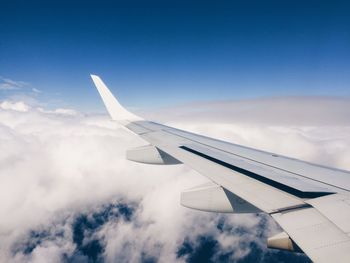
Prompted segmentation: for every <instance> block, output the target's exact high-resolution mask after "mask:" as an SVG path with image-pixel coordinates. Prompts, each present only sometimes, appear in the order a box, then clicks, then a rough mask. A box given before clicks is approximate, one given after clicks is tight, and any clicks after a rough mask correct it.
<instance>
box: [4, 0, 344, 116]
mask: <svg viewBox="0 0 350 263" xmlns="http://www.w3.org/2000/svg"><path fill="white" fill-rule="evenodd" d="M0 6H1V16H0V33H1V38H0V76H2V77H3V78H9V79H12V80H16V81H24V82H27V83H29V84H28V85H27V89H25V88H21V89H20V90H14V91H0V99H4V98H6V97H8V96H13V95H14V94H18V93H20V92H22V93H23V92H24V93H25V92H26V90H27V91H29V90H31V89H32V88H36V89H38V90H40V91H41V93H40V94H36V95H35V96H36V97H37V99H38V100H40V101H45V102H46V103H48V107H50V106H56V105H59V106H66V107H67V106H68V107H74V108H77V109H80V110H83V111H101V112H102V111H103V110H104V109H103V105H102V103H101V102H100V100H99V98H98V95H97V92H96V91H95V90H94V88H93V86H92V82H91V80H90V78H89V74H90V73H95V74H98V75H100V76H101V77H102V78H103V79H104V80H105V82H106V83H107V84H108V86H109V87H110V88H111V89H112V90H113V91H114V92H116V93H117V94H118V96H119V97H120V99H121V100H122V102H123V103H124V104H126V105H127V106H129V107H139V108H141V109H149V108H157V107H164V106H168V105H176V104H183V103H188V102H193V101H203V100H204V101H208V100H231V99H244V98H256V97H271V96H304V95H311V96H342V97H343V96H350V84H349V83H350V16H349V13H350V4H349V2H347V1H343V2H341V1H220V3H218V1H198V2H195V1H191V2H189V1H42V2H40V1H16V0H14V1H2V2H1V3H0Z"/></svg>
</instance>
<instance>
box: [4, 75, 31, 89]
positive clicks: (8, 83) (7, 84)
mask: <svg viewBox="0 0 350 263" xmlns="http://www.w3.org/2000/svg"><path fill="white" fill-rule="evenodd" d="M0 81H1V82H0V90H18V89H21V88H24V87H26V86H28V85H29V83H27V82H24V81H16V80H12V79H9V78H4V77H1V76H0Z"/></svg>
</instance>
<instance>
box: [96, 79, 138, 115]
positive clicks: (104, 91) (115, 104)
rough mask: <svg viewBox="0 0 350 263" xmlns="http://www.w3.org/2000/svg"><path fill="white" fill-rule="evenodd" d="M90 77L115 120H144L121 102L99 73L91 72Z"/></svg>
mask: <svg viewBox="0 0 350 263" xmlns="http://www.w3.org/2000/svg"><path fill="white" fill-rule="evenodd" d="M90 77H91V78H92V81H93V82H94V84H95V86H96V88H97V90H98V92H99V94H100V96H101V98H102V100H103V102H104V104H105V106H106V108H107V111H108V112H109V114H110V116H111V117H112V119H113V120H119V121H121V120H135V121H136V120H142V118H140V117H139V116H137V115H135V114H133V113H131V112H129V111H128V110H126V109H125V108H124V107H123V106H122V105H121V104H120V103H119V101H118V100H117V99H116V97H114V95H113V94H112V92H111V91H110V90H109V89H108V88H107V86H106V85H105V84H104V82H103V81H102V79H101V78H100V77H99V76H98V75H95V74H90Z"/></svg>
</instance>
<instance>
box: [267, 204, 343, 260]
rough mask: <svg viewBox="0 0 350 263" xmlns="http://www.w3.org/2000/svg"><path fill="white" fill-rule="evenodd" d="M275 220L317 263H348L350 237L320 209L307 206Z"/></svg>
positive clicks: (282, 213)
mask: <svg viewBox="0 0 350 263" xmlns="http://www.w3.org/2000/svg"><path fill="white" fill-rule="evenodd" d="M272 217H273V218H274V219H275V220H276V222H277V223H278V224H279V225H280V226H281V227H282V228H283V229H284V230H285V232H286V233H287V234H288V235H289V236H290V237H291V238H292V239H293V241H294V242H295V243H296V244H297V245H298V246H299V247H300V248H301V249H302V250H303V251H304V252H305V253H306V254H307V255H308V256H309V257H310V258H311V259H312V260H313V261H314V262H319V263H323V262H324V263H326V262H330V261H332V262H337V263H338V262H339V263H345V262H349V258H350V237H349V236H348V235H346V234H345V233H344V232H343V231H342V230H341V229H339V228H338V227H337V226H336V225H335V224H333V223H332V222H331V221H329V220H328V219H327V218H326V217H325V216H324V215H322V214H321V213H320V212H319V211H317V209H315V208H313V207H306V208H303V209H295V210H290V211H285V212H281V213H274V214H272Z"/></svg>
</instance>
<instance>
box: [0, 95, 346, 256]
mask: <svg viewBox="0 0 350 263" xmlns="http://www.w3.org/2000/svg"><path fill="white" fill-rule="evenodd" d="M4 103H5V102H2V103H1V104H0V214H1V215H2V216H1V217H0V262H11V261H12V262H47V259H48V258H50V261H51V262H72V261H74V262H88V261H89V260H90V262H91V261H93V260H95V261H98V260H100V261H105V262H115V261H116V260H118V262H140V261H147V260H148V261H150V262H152V261H157V260H159V262H185V261H188V262H196V260H197V262H200V261H201V259H202V260H203V258H205V259H208V258H211V259H212V260H213V261H219V260H220V259H221V260H223V261H224V260H226V261H228V260H231V261H237V260H241V261H242V262H249V260H250V262H251V261H252V260H253V259H255V261H257V260H258V259H260V262H270V261H272V262H273V258H279V259H281V260H284V261H288V260H290V262H292V261H293V260H299V262H307V259H306V258H305V257H300V256H298V255H294V254H288V253H286V252H276V251H271V250H267V249H266V244H265V241H266V238H267V237H268V236H270V235H272V234H275V233H276V232H277V231H279V228H278V226H277V225H276V224H275V223H274V222H273V221H272V220H270V219H269V217H267V216H263V215H259V216H258V215H225V214H215V213H204V212H199V211H194V210H190V209H187V208H184V207H182V206H181V205H180V204H179V198H180V192H181V191H182V190H183V189H187V188H190V187H193V186H195V185H198V184H201V183H203V182H206V180H207V179H206V178H205V177H203V176H201V175H199V174H197V173H196V172H194V171H192V170H190V169H188V168H186V167H185V166H183V165H177V166H152V165H143V164H137V163H132V162H129V161H127V160H125V151H126V150H127V148H129V147H135V146H139V145H143V144H145V142H144V141H142V140H141V139H140V138H137V137H135V136H133V135H132V134H129V133H128V132H127V131H125V130H124V129H122V128H121V127H120V126H118V124H117V123H115V122H112V121H110V120H109V118H108V117H107V116H94V115H88V116H87V115H84V114H81V113H79V112H76V111H74V110H69V109H65V110H62V109H57V110H50V111H49V110H46V109H42V108H36V107H35V106H33V105H32V106H29V105H27V104H25V103H24V102H21V101H17V102H6V103H5V104H4ZM259 103H260V102H258V104H259ZM3 104H4V105H5V106H3ZM268 105H270V107H272V108H274V107H277V106H276V105H271V102H270V103H268V104H266V106H268ZM339 105H340V106H341V105H343V104H342V103H340V104H339ZM217 106H218V107H220V105H217ZM253 106H254V105H251V102H247V104H246V105H245V106H244V105H243V104H242V105H241V107H242V108H249V107H253ZM206 107H207V106H206ZM222 107H226V106H225V105H224V106H222ZM341 107H343V106H341ZM23 109H26V110H23ZM256 109H257V112H256V116H258V117H259V116H260V115H259V114H260V108H259V107H256ZM267 110H269V111H271V109H267ZM183 113H184V114H185V111H183ZM163 114H166V115H167V117H168V118H169V119H170V120H171V122H170V124H172V125H175V126H177V127H180V128H185V129H188V130H192V131H194V132H200V133H203V134H207V135H210V136H214V137H217V138H221V139H225V140H229V141H233V142H236V143H240V144H244V145H248V146H252V147H257V148H261V149H265V150H269V151H273V152H277V153H280V154H286V155H290V156H293V157H298V158H302V159H305V160H310V161H315V162H322V163H327V164H329V165H333V166H338V167H341V168H345V169H349V168H350V167H349V163H348V161H347V160H349V157H350V150H348V149H350V147H349V146H350V135H349V134H350V133H349V129H350V128H349V126H346V125H344V120H343V119H341V118H338V119H337V118H336V119H337V120H338V122H335V121H333V122H332V123H331V124H332V125H327V126H324V125H322V122H321V121H317V122H315V123H313V124H312V125H301V124H299V125H297V124H295V123H294V124H293V125H287V124H286V122H287V121H286V120H284V119H281V118H276V119H275V120H273V119H271V121H270V122H267V123H266V124H264V123H261V122H257V123H256V122H255V120H256V119H257V118H258V117H254V114H253V112H251V113H250V114H251V118H252V120H251V121H247V120H242V121H241V122H238V121H235V122H233V124H232V122H231V115H230V114H226V117H225V118H223V117H222V116H221V120H220V121H216V122H212V121H211V118H208V119H205V118H206V116H207V112H204V113H203V114H204V116H201V115H200V114H198V113H196V114H195V117H194V116H191V114H188V115H187V118H185V119H186V120H185V121H179V119H180V117H178V116H176V114H171V111H167V112H164V113H163ZM209 116H210V115H209ZM326 116H327V115H326ZM160 117H161V118H163V119H165V117H164V116H160ZM197 117H198V118H197ZM161 118H160V119H161ZM191 118H192V121H191V122H190V121H189V120H190V119H191ZM301 118H302V115H301ZM306 118H308V117H306ZM303 122H304V121H302V120H299V123H303ZM316 124H317V125H316Z"/></svg>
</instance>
